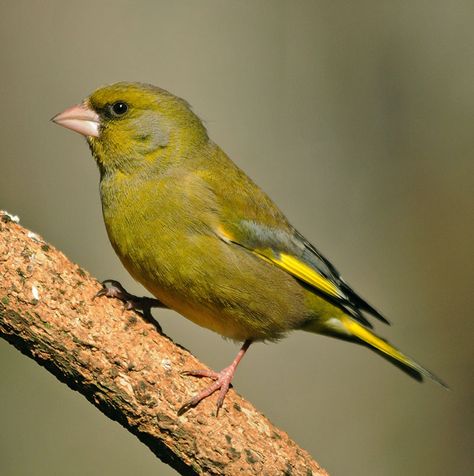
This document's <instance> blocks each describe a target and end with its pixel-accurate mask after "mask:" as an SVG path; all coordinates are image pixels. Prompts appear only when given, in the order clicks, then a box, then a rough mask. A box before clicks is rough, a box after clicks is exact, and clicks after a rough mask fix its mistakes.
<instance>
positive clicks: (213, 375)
mask: <svg viewBox="0 0 474 476" xmlns="http://www.w3.org/2000/svg"><path fill="white" fill-rule="evenodd" d="M251 343H252V341H250V340H246V341H245V342H244V343H243V345H242V347H241V349H240V350H239V352H238V354H237V355H236V357H235V359H234V360H233V362H232V363H231V364H230V365H229V366H228V367H226V368H225V369H223V370H221V371H220V372H214V371H213V370H209V369H198V370H185V371H184V372H182V375H190V376H192V377H205V378H210V379H212V380H214V383H213V384H212V385H209V387H207V388H205V389H204V390H203V391H202V392H200V393H198V394H197V395H196V396H195V397H194V398H192V399H191V400H189V402H187V403H185V404H184V405H183V406H182V407H181V408H180V409H179V410H178V415H182V414H183V413H186V412H187V411H188V410H190V409H191V408H193V407H195V406H196V405H197V404H198V403H199V402H200V401H202V400H204V399H205V398H207V397H209V396H210V395H212V394H213V393H214V392H216V391H217V390H219V395H218V397H217V404H216V416H218V415H219V410H220V409H221V408H222V404H223V403H224V399H225V396H226V395H227V392H228V391H229V388H230V383H231V382H232V379H233V377H234V373H235V369H236V368H237V366H238V365H239V362H240V361H241V360H242V357H243V356H244V355H245V352H247V349H248V348H249V347H250V344H251Z"/></svg>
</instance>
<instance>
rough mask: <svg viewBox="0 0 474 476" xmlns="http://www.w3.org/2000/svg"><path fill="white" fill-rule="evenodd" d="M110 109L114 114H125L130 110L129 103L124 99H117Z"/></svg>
mask: <svg viewBox="0 0 474 476" xmlns="http://www.w3.org/2000/svg"><path fill="white" fill-rule="evenodd" d="M110 110H111V112H112V114H113V115H114V116H123V115H124V114H125V113H126V112H127V111H128V104H127V103H126V102H123V101H117V102H115V103H113V104H112V106H111V107H110Z"/></svg>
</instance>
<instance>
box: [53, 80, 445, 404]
mask: <svg viewBox="0 0 474 476" xmlns="http://www.w3.org/2000/svg"><path fill="white" fill-rule="evenodd" d="M53 121H54V122H55V123H57V124H59V125H61V126H64V127H66V128H68V129H71V130H73V131H76V132H79V133H80V134H82V135H84V136H86V138H87V142H88V144H89V147H90V150H91V152H92V155H93V157H94V159H95V160H96V162H97V165H98V168H99V172H100V196H101V201H102V212H103V217H104V222H105V226H106V229H107V233H108V236H109V239H110V242H111V244H112V246H113V248H114V250H115V252H116V253H117V255H118V256H119V258H120V260H121V261H122V263H123V265H124V266H125V268H126V269H127V270H128V272H129V273H130V274H131V275H132V276H133V278H134V279H135V280H137V281H138V282H139V283H141V284H142V285H143V286H144V287H145V288H146V289H147V290H148V291H149V292H150V293H152V294H153V295H154V296H155V297H156V299H157V300H156V301H155V304H156V305H163V306H166V307H168V308H171V309H174V310H175V311H177V312H178V313H180V314H182V315H183V316H185V317H187V318H188V319H190V320H191V321H193V322H195V323H196V324H198V325H200V326H203V327H206V328H208V329H211V330H213V331H215V332H217V333H219V334H221V335H222V336H225V337H227V338H230V339H233V340H236V341H242V342H243V345H242V348H241V349H240V351H239V353H238V354H237V357H236V358H235V360H234V361H233V362H232V363H231V365H229V366H228V367H226V368H225V369H224V370H222V371H221V372H219V373H217V372H212V371H209V370H190V371H188V372H187V374H188V375H193V376H197V377H208V378H210V379H213V380H214V382H213V383H212V384H211V385H210V386H209V387H207V388H206V389H204V390H203V391H202V392H201V393H199V394H198V395H196V396H195V398H193V399H192V400H191V401H190V402H188V403H186V405H184V406H183V407H182V408H181V410H180V411H181V412H182V411H186V410H188V409H189V408H191V407H193V406H195V405H197V404H198V403H199V402H200V401H201V400H203V399H204V398H206V397H208V396H209V395H211V394H213V393H214V392H216V391H219V395H218V399H217V412H218V411H219V408H220V407H221V406H222V404H223V402H224V398H225V395H226V393H227V390H228V388H229V386H230V383H231V380H232V377H233V375H234V372H235V369H236V367H237V365H238V363H239V362H240V360H241V358H242V357H243V355H244V354H245V352H246V351H247V349H248V348H249V346H250V345H251V343H252V342H256V341H276V340H278V339H280V338H281V337H283V336H284V335H285V334H287V333H288V332H289V331H292V330H295V329H300V330H304V331H308V332H314V333H319V334H325V335H328V336H332V337H337V338H339V339H344V340H346V341H350V342H355V343H359V344H364V345H365V346H367V347H369V348H371V349H373V350H375V351H376V352H377V353H378V354H380V355H382V356H383V357H385V358H386V359H388V360H389V361H391V362H392V363H394V364H396V365H397V366H398V367H400V368H401V369H403V370H404V371H406V372H407V373H408V374H409V375H411V376H412V377H414V378H415V379H417V380H423V377H429V378H430V379H433V380H435V381H436V382H438V383H440V384H441V385H443V386H444V385H445V384H444V383H443V382H442V381H441V380H440V379H439V378H437V377H436V376H435V375H433V374H432V373H431V372H430V371H428V370H427V369H425V368H424V367H422V366H421V365H419V364H418V363H416V362H415V361H413V360H412V359H411V358H409V357H407V356H406V355H405V354H403V353H402V352H400V351H399V350H397V349H396V348H394V347H393V346H392V345H390V344H389V343H388V342H387V341H386V340H384V339H382V338H380V337H378V336H377V335H376V334H374V333H373V332H372V331H371V330H370V329H371V327H372V326H371V324H370V322H369V321H368V319H367V316H368V315H371V316H373V317H375V318H378V319H379V320H381V321H383V322H387V321H386V319H385V318H384V317H383V316H382V315H381V314H380V313H379V312H378V311H377V310H375V309H374V308H373V307H372V306H371V305H370V304H368V303H367V302H366V301H365V300H364V299H363V298H362V297H361V296H359V295H358V294H357V293H356V292H355V291H354V290H353V289H352V288H351V287H350V286H349V285H348V284H347V283H346V282H345V281H344V280H343V279H342V277H341V275H340V274H339V273H338V271H337V270H336V268H335V267H334V266H333V265H332V264H331V263H330V262H329V261H328V260H327V259H326V258H325V257H324V256H323V255H322V254H321V253H320V252H319V251H318V249H317V248H315V247H314V246H313V245H312V244H311V243H310V242H309V241H308V240H306V239H305V238H304V237H303V236H302V235H301V234H300V233H299V232H298V231H297V230H296V229H295V228H294V227H293V226H292V225H291V224H290V223H289V222H288V220H287V218H286V217H285V216H284V215H283V213H282V212H281V211H280V210H279V208H278V207H277V206H276V205H275V204H274V203H273V202H272V200H271V199H270V198H269V197H268V196H267V195H266V194H265V193H264V192H263V191H262V190H261V189H260V188H259V187H258V186H257V185H256V184H255V183H254V182H253V181H252V180H251V179H250V178H249V177H248V176H247V175H246V174H245V173H244V172H243V171H242V170H240V169H239V168H238V167H237V166H236V165H235V164H234V163H233V162H232V161H231V160H230V159H229V158H228V157H227V155H226V154H225V153H224V152H223V151H222V150H221V149H220V148H219V146H218V145H217V144H215V143H214V142H213V141H212V140H211V139H210V138H209V136H208V133H207V131H206V128H205V126H204V125H203V123H202V121H201V120H200V119H199V118H198V116H197V115H196V114H195V113H194V112H193V111H192V110H191V108H190V106H189V104H188V103H187V102H186V101H185V100H183V99H181V98H179V97H176V96H175V95H173V94H171V93H169V92H168V91H165V90H164V89H161V88H158V87H155V86H152V85H148V84H142V83H129V82H120V83H116V84H112V85H110V86H105V87H102V88H100V89H98V90H97V91H95V92H94V93H92V94H91V95H90V96H89V97H88V98H87V99H85V100H84V101H83V102H82V103H81V104H79V105H76V106H73V107H72V108H69V109H67V110H65V111H64V112H62V113H61V114H58V115H57V116H55V117H54V118H53ZM122 291H124V290H123V289H122ZM125 293H126V292H125ZM119 294H120V292H119ZM122 294H123V293H122Z"/></svg>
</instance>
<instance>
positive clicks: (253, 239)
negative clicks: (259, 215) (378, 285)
mask: <svg viewBox="0 0 474 476" xmlns="http://www.w3.org/2000/svg"><path fill="white" fill-rule="evenodd" d="M284 225H285V226H283V227H278V229H277V228H275V227H272V226H267V225H263V224H262V223H259V222H258V221H255V220H241V221H239V222H238V223H235V222H234V223H232V224H228V225H227V226H225V225H221V226H220V227H219V230H218V235H219V236H220V237H221V238H222V239H224V240H225V241H227V242H231V243H234V244H237V245H239V246H242V247H243V248H245V249H247V250H248V251H249V252H251V253H253V254H255V255H257V256H258V257H260V258H262V259H264V260H266V261H267V262H270V263H272V264H273V265H275V266H278V267H279V268H281V269H283V270H284V271H286V272H287V273H289V274H291V275H292V276H294V277H295V278H297V279H298V280H300V281H302V282H303V283H305V284H306V285H307V286H309V287H310V288H311V289H312V290H313V291H315V292H317V293H318V294H320V295H322V296H323V297H324V298H325V299H327V300H328V301H330V302H331V303H333V304H335V305H336V306H338V307H339V308H341V309H342V310H343V311H344V312H346V313H347V314H349V315H350V316H352V317H354V318H355V319H357V320H358V321H359V322H361V323H363V324H364V325H366V326H368V327H372V326H371V325H370V323H369V321H368V320H367V319H366V318H365V317H364V316H363V315H362V311H365V312H368V313H369V314H372V315H373V316H375V317H377V318H378V319H380V320H381V321H383V322H385V323H388V321H387V320H386V319H385V318H384V317H383V316H382V315H381V314H380V313H379V312H378V311H377V310H375V309H374V308H373V307H372V306H371V305H370V304H368V303H367V302H366V301H365V300H364V299H363V298H361V297H360V296H359V295H358V294H357V293H356V292H355V291H354V290H353V289H352V288H351V287H350V286H349V285H348V284H347V283H346V282H345V281H344V280H343V279H342V278H341V275H340V274H339V273H338V271H337V270H336V268H335V267H334V266H333V265H332V264H331V263H330V261H329V260H327V259H326V258H325V257H324V256H323V255H322V254H321V253H320V252H319V251H318V250H317V249H316V248H315V247H314V246H313V245H312V244H311V243H309V242H308V241H307V240H306V239H305V238H304V237H303V236H302V235H301V234H300V233H299V232H298V231H296V230H295V229H293V228H292V227H291V226H289V225H288V224H287V223H285V224H284Z"/></svg>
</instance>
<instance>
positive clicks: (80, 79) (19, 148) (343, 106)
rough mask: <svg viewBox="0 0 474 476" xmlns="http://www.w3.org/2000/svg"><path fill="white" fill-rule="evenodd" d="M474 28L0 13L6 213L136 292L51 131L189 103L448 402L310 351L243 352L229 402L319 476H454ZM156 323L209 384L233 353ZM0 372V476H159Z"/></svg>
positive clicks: (419, 22) (438, 15) (466, 7)
mask: <svg viewBox="0 0 474 476" xmlns="http://www.w3.org/2000/svg"><path fill="white" fill-rule="evenodd" d="M473 25H474V4H473V3H472V1H471V0H466V1H460V0H454V1H450V2H446V1H444V2H443V1H410V2H408V1H407V2H399V1H392V2H387V1H377V0H373V1H358V2H352V1H347V2H341V1H329V0H328V1H269V0H267V1H259V0H255V1H251V0H241V1H219V0H208V1H157V0H155V1H151V0H150V1H81V2H63V1H43V2H34V1H29V2H26V1H18V0H15V1H13V0H11V1H5V0H3V1H2V2H1V3H0V40H1V43H0V44H1V46H0V64H1V73H0V99H1V106H2V111H1V118H2V119H1V124H2V126H1V128H0V140H1V142H0V143H1V152H0V167H1V168H0V208H3V209H7V210H8V211H10V212H12V213H15V214H18V215H19V216H20V218H21V223H22V224H23V225H25V226H27V227H28V228H31V229H33V230H34V231H36V232H38V233H39V234H41V235H42V236H43V237H44V238H45V239H47V240H49V241H50V242H51V243H53V244H54V245H55V246H57V247H58V248H60V249H61V250H62V251H64V252H65V253H66V254H67V255H68V256H69V257H70V258H72V259H73V260H74V261H76V262H78V263H79V264H80V265H81V266H83V267H84V268H86V269H87V270H89V271H90V272H92V273H93V274H94V275H96V276H97V277H99V278H109V277H113V278H116V279H119V280H121V281H122V283H123V284H124V285H125V286H126V287H127V288H129V290H131V291H134V292H138V293H142V292H143V291H142V289H140V287H139V286H138V285H136V284H135V283H133V282H132V279H131V278H129V277H128V275H127V274H126V272H125V271H124V270H123V269H122V267H121V265H120V263H119V261H118V259H117V258H116V257H115V255H114V253H113V250H112V248H111V246H110V245H109V243H108V240H107V237H106V234H105V230H104V226H103V224H102V217H101V211H100V204H99V197H98V173H97V170H96V166H95V164H94V162H93V160H92V159H91V158H90V155H89V151H88V148H87V146H86V144H85V141H84V139H83V138H82V137H80V136H79V135H77V134H73V133H71V132H69V131H66V130H64V129H62V128H59V127H56V126H55V125H53V124H52V123H50V122H49V119H50V117H51V116H53V115H54V114H55V113H57V112H60V111H62V110H63V109H65V108H66V107H69V106H71V105H72V104H75V103H77V102H79V101H80V100H81V99H82V98H83V97H85V96H87V95H88V93H89V92H91V91H92V90H93V89H95V88H97V87H99V86H101V85H103V84H105V83H110V82H114V81H118V80H138V81H145V82H151V83H154V84H157V85H159V86H161V87H164V88H166V89H169V90H170V91H172V92H174V93H175V94H177V95H179V96H182V97H184V98H186V99H187V100H188V101H189V102H191V104H193V106H194V109H195V111H196V112H197V113H198V114H199V115H200V117H202V118H203V120H204V121H205V122H206V124H207V127H208V129H209V131H210V135H211V137H212V138H213V139H214V140H215V141H216V142H217V143H219V144H220V145H221V146H222V147H223V149H224V150H226V151H227V152H228V154H229V155H230V156H231V157H232V158H233V159H234V160H235V161H236V162H237V163H238V164H239V165H240V166H241V167H242V168H243V169H244V170H246V171H247V172H248V173H249V175H250V176H251V177H253V178H254V179H255V181H256V182H257V183H258V184H260V185H261V186H262V187H263V188H264V189H265V190H266V191H267V192H268V193H269V194H270V196H271V197H272V198H273V199H274V200H275V201H276V202H277V204H279V205H280V206H281V208H282V209H283V210H284V211H285V213H286V214H287V216H288V217H289V218H290V220H291V221H292V223H293V224H294V225H295V226H296V227H297V228H298V229H299V230H300V231H301V232H302V233H303V234H304V235H305V236H306V237H307V238H308V239H309V240H310V241H312V242H313V243H315V244H316V245H317V246H318V247H319V248H320V249H321V250H322V251H323V252H324V253H325V254H326V255H327V256H328V257H329V258H330V259H331V260H332V261H333V262H334V263H335V264H336V266H337V267H338V268H339V269H340V270H341V271H342V272H343V275H344V277H345V278H346V280H347V281H349V282H350V283H351V284H352V285H353V286H354V287H355V289H357V290H358V291H359V292H360V293H361V294H362V295H363V296H364V297H366V298H367V299H368V300H369V301H370V302H371V303H372V304H373V305H375V306H376V307H378V308H379V309H381V310H383V311H384V313H385V314H386V315H387V317H388V318H389V319H390V320H392V322H393V326H392V327H391V328H388V327H383V326H382V325H380V326H379V325H378V326H377V330H378V331H379V332H380V333H381V334H382V335H384V336H386V337H388V338H389V339H390V340H391V341H392V342H394V343H395V344H397V345H398V346H400V348H401V349H402V350H404V351H405V352H407V353H408V354H409V355H412V356H413V357H415V358H416V359H418V360H419V361H420V362H421V363H423V364H425V365H426V366H427V367H428V368H430V369H432V370H433V371H434V372H436V373H437V374H439V375H440V376H441V377H442V378H444V379H445V380H446V381H447V382H448V383H449V384H450V385H451V386H452V389H453V390H452V391H451V392H447V391H444V390H443V389H442V388H440V387H438V386H436V385H434V384H432V383H431V382H428V383H426V384H423V385H420V384H418V383H416V382H414V381H412V380H411V379H409V378H408V377H407V376H405V375H404V374H403V373H401V372H400V371H399V370H398V369H396V368H394V367H392V366H390V365H389V364H388V363H387V362H386V361H384V360H383V359H380V358H379V357H378V356H376V355H375V354H372V353H370V352H368V351H367V350H366V349H363V348H359V347H357V346H353V345H350V344H347V343H342V342H337V341H334V340H331V339H329V338H325V337H320V336H315V335H310V334H305V333H294V334H292V335H290V336H289V337H288V338H287V339H285V340H283V341H282V342H280V343H278V344H276V345H275V344H271V345H264V344H258V345H255V346H254V347H252V348H251V349H250V351H249V353H248V355H247V356H246V358H245V359H244V360H243V362H242V364H241V367H240V368H239V370H238V372H237V376H236V378H235V380H234V385H235V388H236V389H237V390H238V391H239V392H240V393H241V394H242V395H244V396H245V397H246V398H248V399H249V400H250V401H252V402H253V403H254V404H255V405H257V407H258V408H259V409H260V410H262V411H263V412H264V413H265V414H266V415H267V416H268V417H269V418H270V419H271V420H273V421H274V422H275V424H277V425H279V426H280V427H281V428H283V429H285V430H286V431H287V432H288V433H289V434H290V435H291V436H292V437H293V438H294V439H295V440H296V441H297V442H298V443H299V444H300V445H301V446H302V447H304V448H306V449H308V450H309V451H310V452H311V454H312V455H313V456H314V457H315V458H316V459H317V460H318V461H319V462H320V463H321V464H322V465H323V466H325V467H326V468H327V469H328V470H329V471H330V473H331V475H332V476H335V475H338V476H340V475H352V476H366V475H369V476H371V475H389V476H390V475H427V474H429V475H431V476H441V475H444V474H456V475H467V474H470V473H471V471H472V469H473V458H472V430H473V407H472V402H473V401H474V399H473V397H474V395H473V385H472V380H473V379H472V377H473V373H472V363H473V362H472V361H473V359H472V357H473V344H472V338H473V335H474V333H473V331H474V329H473V322H474V319H473V299H472V296H473V293H472V285H473V278H474V276H473V247H472V244H473V238H474V236H473V235H474V233H473V231H474V230H473V228H474V226H473V221H474V220H473V198H474V197H473V188H474V186H473V173H474V167H473V159H474V157H473V153H474V134H473V126H474V33H473ZM155 315H157V316H158V317H159V320H160V322H161V324H162V326H163V328H164V330H165V332H166V333H168V334H169V335H170V336H171V337H172V338H173V339H175V340H176V341H177V342H179V343H181V344H183V345H184V346H186V347H187V348H189V349H190V350H191V351H192V352H193V353H195V355H197V356H198V357H199V358H200V359H202V360H203V361H204V362H206V363H208V364H209V365H210V366H212V367H213V368H215V369H220V368H222V367H224V366H226V365H227V364H228V363H229V361H230V360H231V359H232V358H233V356H234V355H235V353H236V351H237V349H238V347H237V345H235V344H233V343H231V342H226V341H225V340H223V339H221V338H220V337H219V336H218V335H215V334H213V333H211V332H210V331H207V330H204V329H201V328H198V327H197V326H195V325H194V324H192V323H190V322H188V321H187V320H186V319H184V318H182V317H180V316H179V315H177V314H175V313H173V312H171V311H159V312H156V313H155ZM0 362H1V363H0V417H1V431H0V473H1V474H2V476H24V475H32V474H34V475H35V476H42V475H48V476H51V475H65V476H69V475H84V474H87V475H90V476H95V475H104V474H105V475H116V476H121V475H130V474H136V475H148V474H159V475H171V474H175V473H174V471H173V470H171V469H170V468H169V467H167V466H165V465H163V464H162V463H161V462H160V461H159V460H157V459H156V458H155V457H154V456H153V455H152V454H151V452H150V451H148V449H147V448H146V447H145V446H143V445H142V444H141V443H140V442H139V441H138V440H137V439H136V438H135V437H133V436H131V435H129V434H128V433H127V432H126V431H124V430H123V429H122V428H121V427H120V426H119V425H118V424H117V423H114V422H111V421H109V420H107V418H105V417H104V416H103V415H102V414H101V413H100V412H99V411H98V410H96V409H95V408H94V407H92V406H91V405H90V404H89V403H88V402H87V401H86V400H85V399H84V398H83V397H82V396H80V395H79V394H77V393H74V392H72V391H71V390H69V389H68V388H66V386H64V385H63V384H61V383H59V382H58V381H57V380H56V379H55V378H54V377H52V376H51V375H50V374H49V373H47V372H46V370H44V369H43V368H41V367H39V366H38V365H37V364H36V363H34V362H33V361H32V360H29V359H28V358H26V357H24V356H23V355H21V354H20V353H19V352H18V351H16V350H15V349H14V348H13V347H11V346H10V345H8V344H7V343H5V342H4V341H1V342H0ZM195 411H199V408H198V409H197V410H195Z"/></svg>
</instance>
